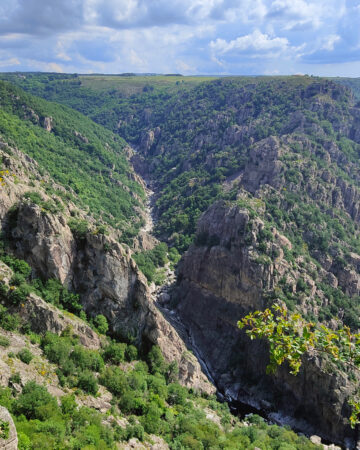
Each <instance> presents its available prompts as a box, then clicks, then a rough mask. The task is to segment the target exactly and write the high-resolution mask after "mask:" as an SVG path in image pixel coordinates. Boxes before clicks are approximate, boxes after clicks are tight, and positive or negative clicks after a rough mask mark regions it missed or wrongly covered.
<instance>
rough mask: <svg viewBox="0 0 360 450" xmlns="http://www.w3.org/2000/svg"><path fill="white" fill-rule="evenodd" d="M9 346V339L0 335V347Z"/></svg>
mask: <svg viewBox="0 0 360 450" xmlns="http://www.w3.org/2000/svg"><path fill="white" fill-rule="evenodd" d="M9 346H10V341H9V339H8V338H7V337H5V336H0V347H9Z"/></svg>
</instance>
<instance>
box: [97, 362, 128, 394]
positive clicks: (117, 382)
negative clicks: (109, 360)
mask: <svg viewBox="0 0 360 450" xmlns="http://www.w3.org/2000/svg"><path fill="white" fill-rule="evenodd" d="M99 382H100V383H101V384H102V385H104V386H105V387H106V388H107V389H108V390H109V391H110V392H111V393H112V394H114V395H116V396H117V397H119V396H120V395H123V394H124V392H125V390H126V389H127V385H128V383H127V379H126V376H125V374H124V372H123V371H122V370H121V369H120V368H119V367H114V366H111V367H107V368H106V369H105V370H104V371H103V372H102V374H101V376H100V378H99Z"/></svg>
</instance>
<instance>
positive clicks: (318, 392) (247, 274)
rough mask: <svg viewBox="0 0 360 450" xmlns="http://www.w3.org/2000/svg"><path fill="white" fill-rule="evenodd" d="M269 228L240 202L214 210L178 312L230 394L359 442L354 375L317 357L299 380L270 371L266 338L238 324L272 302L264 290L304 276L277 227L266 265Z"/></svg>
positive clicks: (186, 271) (187, 262)
mask: <svg viewBox="0 0 360 450" xmlns="http://www.w3.org/2000/svg"><path fill="white" fill-rule="evenodd" d="M263 227H264V222H262V221H261V220H259V219H254V220H253V221H251V219H250V217H249V211H248V210H247V209H244V208H241V207H239V206H237V205H235V206H229V205H226V204H225V203H217V204H215V205H214V206H213V207H211V208H210V209H209V210H208V211H207V213H206V214H204V216H203V217H202V219H201V221H200V222H199V225H198V237H199V239H198V244H197V245H194V246H193V247H191V248H190V249H189V251H188V252H187V253H186V254H185V256H184V257H183V259H182V261H181V265H180V267H179V280H180V284H179V286H178V288H177V291H178V293H177V299H176V298H175V299H174V300H175V301H177V308H176V309H177V312H178V314H179V316H180V318H181V320H182V322H183V323H184V324H185V326H186V327H187V328H188V329H189V330H190V332H191V335H192V337H193V340H194V342H195V344H196V346H197V347H198V348H199V349H200V351H201V355H202V357H203V358H204V360H205V361H206V362H207V365H208V368H209V370H210V373H211V375H212V376H213V378H214V379H215V380H216V383H217V386H218V387H219V389H220V390H221V391H222V392H223V393H224V394H225V395H227V396H228V397H229V398H232V399H233V400H235V401H236V400H239V401H243V402H247V403H249V404H252V405H254V406H256V407H257V408H258V409H259V410H263V411H264V412H266V413H267V414H268V415H269V417H274V418H277V419H279V418H281V416H283V417H282V420H283V422H285V423H286V422H288V423H289V422H290V423H291V424H292V425H293V426H297V427H298V428H300V429H302V430H304V431H307V432H310V433H314V431H315V430H316V433H317V434H320V435H322V436H323V437H325V438H327V439H329V440H332V441H335V442H344V441H346V440H347V439H350V440H351V441H354V440H356V439H357V435H356V432H354V431H353V430H351V429H350V427H349V425H348V420H347V419H348V417H349V415H350V409H349V407H348V405H347V400H348V398H349V396H350V395H352V394H353V393H354V392H355V391H356V382H355V381H354V379H353V378H352V379H351V374H350V373H346V372H340V371H338V370H337V369H336V368H334V367H331V365H329V363H328V362H326V360H324V359H323V358H321V357H319V356H316V355H314V356H309V357H308V358H307V359H306V361H304V364H303V366H302V369H301V371H300V374H299V375H298V376H296V377H295V376H293V375H290V374H289V373H288V370H287V368H286V367H285V368H281V369H280V370H279V372H278V373H277V374H276V375H275V376H269V375H267V374H266V366H267V364H268V361H269V359H268V348H267V345H266V343H265V342H261V343H259V342H252V341H250V339H249V338H248V337H247V336H246V335H245V334H244V332H243V331H240V330H239V329H238V327H237V321H238V319H239V318H241V317H243V316H244V315H246V314H247V313H248V312H250V311H253V310H256V309H259V310H263V309H264V308H265V307H267V306H268V305H269V303H270V301H269V298H268V297H267V296H266V294H267V293H269V292H273V290H274V289H276V287H277V286H278V285H279V280H280V279H281V278H282V277H283V276H284V275H285V276H287V277H288V278H289V279H290V277H294V278H295V279H297V278H298V277H299V274H296V273H295V271H294V269H293V268H292V267H291V266H290V264H289V263H288V262H287V261H286V259H285V258H284V253H283V251H284V249H286V248H289V246H290V245H291V243H290V242H289V240H288V239H287V238H285V237H284V236H282V235H281V234H279V233H278V232H277V230H276V229H273V235H274V242H273V244H272V245H273V248H276V249H278V250H279V252H278V256H277V257H276V259H275V260H274V261H272V262H270V263H269V264H263V261H262V259H261V254H260V253H259V251H258V250H257V249H256V243H257V242H258V240H259V235H260V233H261V230H262V229H263ZM204 235H206V236H208V237H210V239H211V240H212V242H213V243H211V241H210V239H209V238H208V241H207V242H204V240H203V239H204ZM215 238H217V239H216V240H215ZM201 239H202V241H201ZM215 242H216V243H215ZM214 243H215V244H214ZM323 276H324V277H326V273H323ZM314 291H316V287H315V286H314ZM318 294H319V293H318ZM311 296H312V297H313V296H315V292H313V293H312V295H311ZM353 376H354V375H353ZM274 413H276V414H274ZM290 417H291V418H292V419H290Z"/></svg>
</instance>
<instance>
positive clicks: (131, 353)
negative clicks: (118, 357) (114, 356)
mask: <svg viewBox="0 0 360 450" xmlns="http://www.w3.org/2000/svg"><path fill="white" fill-rule="evenodd" d="M125 356H126V359H127V361H134V360H135V359H137V357H138V351H137V348H136V347H135V346H134V345H128V346H127V347H126V350H125Z"/></svg>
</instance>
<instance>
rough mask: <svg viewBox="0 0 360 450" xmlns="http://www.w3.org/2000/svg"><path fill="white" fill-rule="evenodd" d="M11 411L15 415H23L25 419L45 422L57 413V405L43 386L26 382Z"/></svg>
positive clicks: (33, 382)
mask: <svg viewBox="0 0 360 450" xmlns="http://www.w3.org/2000/svg"><path fill="white" fill-rule="evenodd" d="M13 409H14V412H15V414H24V416H25V417H26V418H27V419H39V420H45V419H47V418H49V417H50V415H54V413H57V412H58V405H57V402H56V400H55V398H54V397H53V396H52V395H50V394H49V393H48V391H47V389H46V388H45V387H44V386H40V385H39V384H37V383H35V381H28V382H27V383H26V384H25V386H24V388H23V390H22V393H21V394H20V395H19V397H18V399H17V400H15V402H14V408H13ZM49 413H51V414H49Z"/></svg>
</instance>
